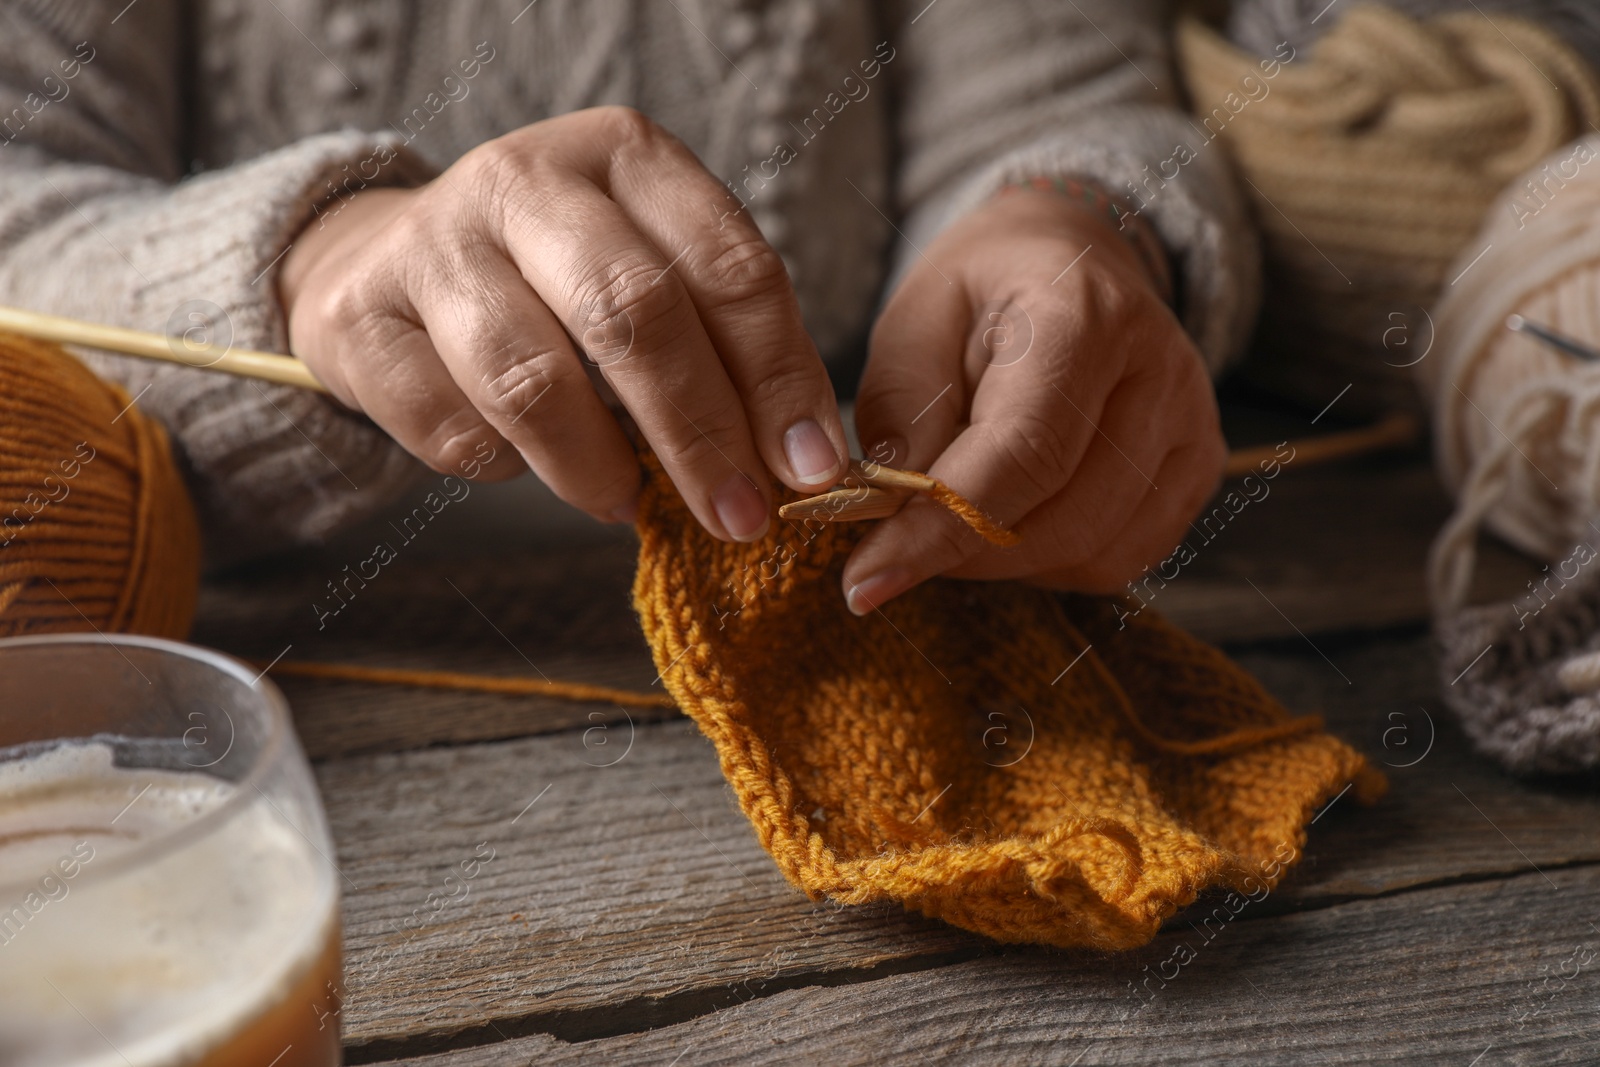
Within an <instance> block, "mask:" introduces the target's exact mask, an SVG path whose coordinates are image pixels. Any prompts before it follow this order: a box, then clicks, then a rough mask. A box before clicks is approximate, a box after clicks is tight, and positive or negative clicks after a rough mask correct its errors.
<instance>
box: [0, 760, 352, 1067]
mask: <svg viewBox="0 0 1600 1067" xmlns="http://www.w3.org/2000/svg"><path fill="white" fill-rule="evenodd" d="M181 766H182V764H177V767H179V768H181ZM288 803H289V802H288V801H286V800H284V799H283V798H282V797H280V798H279V799H278V800H276V801H275V800H274V799H273V798H272V797H271V796H269V792H268V791H263V790H261V789H260V788H257V787H256V785H255V784H254V783H246V784H244V785H242V786H240V785H236V784H235V783H232V782H229V781H225V780H223V779H221V778H217V777H214V776H213V775H211V774H208V773H205V772H203V771H199V770H183V769H176V768H175V769H151V768H146V767H140V766H119V765H118V761H117V760H116V758H115V748H114V745H113V744H112V743H109V742H105V741H90V742H70V743H64V744H60V745H57V746H55V747H52V748H47V749H45V750H43V751H39V752H35V753H32V754H29V755H25V756H22V757H21V758H16V759H11V760H4V761H0V880H3V881H4V886H0V1063H6V1064H16V1065H18V1067H23V1065H34V1064H39V1065H45V1064H48V1065H51V1067H59V1065H64V1064H95V1065H99V1064H107V1065H117V1067H122V1065H124V1064H133V1065H135V1067H165V1065H169V1064H170V1065H177V1064H185V1065H197V1064H212V1063H219V1064H220V1063H247V1062H255V1063H260V1064H263V1065H265V1064H268V1063H273V1064H275V1067H291V1065H308V1067H309V1065H322V1064H331V1063H336V1062H337V1061H338V1056H339V1041H338V1034H339V1027H338V1011H339V1001H338V993H337V988H336V987H337V982H338V974H339V935H338V915H337V908H338V885H337V881H336V879H337V874H336V873H335V871H334V870H333V868H332V865H331V862H330V860H329V859H328V858H326V857H324V856H322V855H319V854H318V850H317V849H316V848H315V847H314V846H313V845H312V843H311V839H310V838H308V837H307V836H306V835H305V834H304V833H303V832H302V830H301V829H300V828H298V827H296V826H295V825H293V824H292V823H291V821H290V813H288V812H286V811H285V810H284V807H285V805H286V804H288Z"/></svg>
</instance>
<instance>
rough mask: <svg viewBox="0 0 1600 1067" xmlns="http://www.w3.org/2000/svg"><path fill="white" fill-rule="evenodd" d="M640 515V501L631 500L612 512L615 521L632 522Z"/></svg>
mask: <svg viewBox="0 0 1600 1067" xmlns="http://www.w3.org/2000/svg"><path fill="white" fill-rule="evenodd" d="M638 517H639V501H637V500H630V501H628V502H627V503H626V504H624V505H622V506H621V507H620V508H618V509H617V510H615V511H613V512H612V513H611V519H612V521H613V522H626V523H629V524H632V522H633V520H634V519H636V518H638Z"/></svg>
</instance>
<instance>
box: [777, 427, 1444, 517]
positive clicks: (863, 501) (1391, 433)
mask: <svg viewBox="0 0 1600 1067" xmlns="http://www.w3.org/2000/svg"><path fill="white" fill-rule="evenodd" d="M1420 429H1421V426H1420V424H1419V423H1418V422H1417V419H1416V416H1414V415H1411V414H1410V413H1408V412H1404V411H1397V412H1394V413H1392V414H1390V415H1387V416H1385V417H1384V418H1382V419H1380V420H1379V421H1378V422H1376V423H1374V424H1372V425H1371V426H1362V427H1360V428H1358V429H1354V430H1343V431H1340V432H1338V433H1330V434H1324V435H1322V436H1320V437H1310V438H1302V439H1300V440H1297V441H1291V442H1289V443H1290V445H1291V446H1292V447H1293V448H1294V460H1293V461H1292V462H1293V463H1294V465H1295V466H1296V467H1308V466H1316V465H1318V464H1322V463H1331V462H1333V461H1334V460H1337V459H1348V458H1351V457H1354V456H1365V455H1370V454H1371V453H1374V452H1381V451H1383V450H1385V449H1389V448H1403V447H1405V446H1407V445H1410V444H1412V443H1414V442H1415V441H1416V439H1417V434H1418V432H1419V431H1420ZM1277 459H1278V451H1277V446H1274V445H1259V446H1253V447H1250V448H1238V449H1235V450H1234V451H1232V452H1230V453H1229V454H1228V462H1227V465H1226V466H1225V467H1224V468H1223V476H1224V477H1226V478H1242V477H1243V476H1245V475H1246V474H1250V473H1251V472H1253V471H1255V470H1256V469H1257V468H1258V467H1259V466H1260V465H1261V464H1262V463H1266V462H1270V461H1273V460H1277ZM850 473H851V475H852V476H853V477H854V478H855V479H856V480H857V485H856V486H855V487H854V488H844V489H833V490H830V491H828V492H826V493H822V494H820V495H818V496H810V497H806V498H805V499H804V500H796V501H794V502H793V503H791V504H785V505H783V506H782V507H780V508H779V509H778V517H779V518H783V519H808V518H810V519H817V520H819V521H822V522H854V521H856V520H859V519H883V518H888V517H889V516H890V515H893V514H895V512H897V511H899V510H900V508H901V507H903V506H904V505H905V502H906V501H907V500H909V499H910V498H911V496H912V495H913V494H915V493H919V492H926V491H927V490H929V489H932V488H933V486H934V485H935V484H936V483H935V482H934V480H933V479H932V478H930V477H928V476H927V475H926V474H919V473H918V472H916V471H902V470H896V469H894V468H893V467H885V466H883V465H882V464H881V463H862V462H861V461H859V460H855V461H852V462H851V464H850ZM849 480H850V479H848V478H847V479H846V481H847V483H848V481H849ZM862 483H864V484H862Z"/></svg>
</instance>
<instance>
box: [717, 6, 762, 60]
mask: <svg viewBox="0 0 1600 1067" xmlns="http://www.w3.org/2000/svg"><path fill="white" fill-rule="evenodd" d="M758 32H760V26H758V25H757V23H756V20H755V17H754V16H753V15H750V14H748V13H746V12H743V11H735V12H732V13H730V14H729V15H728V16H727V17H726V18H725V19H724V20H723V23H722V39H723V41H724V42H725V43H726V44H727V46H728V48H729V49H730V50H732V51H734V52H743V51H744V50H745V49H746V48H749V47H750V45H751V44H752V43H753V42H754V41H755V39H756V34H757V33H758Z"/></svg>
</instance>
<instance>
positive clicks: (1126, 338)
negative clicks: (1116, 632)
mask: <svg viewBox="0 0 1600 1067" xmlns="http://www.w3.org/2000/svg"><path fill="white" fill-rule="evenodd" d="M856 413H857V421H858V423H859V426H860V430H861V440H862V441H863V443H864V444H865V445H866V448H867V454H868V456H869V458H872V459H875V460H877V461H879V462H882V463H884V464H887V465H889V466H895V467H908V468H911V469H914V470H926V471H928V472H929V473H931V474H932V475H934V476H935V477H937V478H939V479H941V480H943V481H944V482H945V483H947V484H948V485H949V486H950V487H951V488H952V489H955V490H956V491H957V492H959V493H961V494H962V495H964V496H966V497H967V498H968V499H970V500H971V501H973V503H975V504H977V505H978V506H979V507H981V508H983V509H984V510H985V511H987V512H988V513H989V514H990V515H991V516H993V517H994V518H996V519H997V520H999V522H1000V523H1001V525H1003V526H1005V527H1007V528H1012V527H1014V528H1015V529H1016V530H1017V532H1018V533H1019V534H1021V537H1022V540H1021V543H1020V544H1018V545H1017V546H1015V547H1013V548H1005V549H1001V548H994V547H992V546H989V545H987V544H986V543H985V542H983V541H982V540H981V539H979V537H978V536H977V535H976V534H975V533H973V532H972V531H971V530H969V529H968V528H967V527H966V526H964V525H963V524H962V523H961V522H959V521H958V520H957V519H955V518H954V517H953V516H952V515H950V514H949V513H948V512H946V511H945V510H944V509H943V508H941V507H939V506H938V505H936V504H934V503H932V502H931V501H928V500H926V499H922V498H913V499H912V500H911V501H910V502H909V503H908V504H907V505H906V506H905V507H904V508H903V509H902V510H901V511H900V513H899V514H897V515H895V516H894V517H893V518H890V519H888V520H886V521H884V522H883V523H881V524H879V525H878V527H877V528H876V529H874V530H873V531H872V532H871V533H870V534H868V535H867V537H866V538H865V539H864V540H863V541H862V542H861V544H860V545H858V546H857V547H856V550H855V552H854V554H853V555H852V556H851V558H850V561H849V563H848V564H847V565H846V566H845V571H844V589H845V594H846V596H847V598H848V599H849V603H850V608H851V610H852V611H855V612H856V613H857V614H865V613H866V612H868V611H871V610H872V609H873V608H874V607H877V606H878V605H881V604H883V603H884V602H885V601H887V600H889V599H891V598H892V597H895V596H898V595H899V594H900V593H902V592H904V591H905V590H907V589H909V588H911V587H912V586H913V585H915V584H917V583H918V582H921V581H923V580H924V579H926V578H930V577H932V576H933V575H936V574H949V575H953V576H955V577H960V578H1026V579H1031V580H1033V581H1035V582H1037V583H1039V584H1041V585H1047V586H1052V587H1057V588H1068V589H1076V590H1082V591H1086V592H1097V593H1108V592H1113V591H1117V590H1120V589H1121V588H1122V587H1123V586H1124V585H1125V584H1126V583H1127V582H1128V581H1129V580H1131V579H1132V578H1134V577H1136V576H1137V575H1138V574H1139V573H1140V572H1141V571H1142V570H1143V569H1144V568H1145V567H1146V566H1148V565H1150V564H1152V563H1155V562H1157V561H1159V560H1160V559H1162V558H1163V557H1164V556H1166V555H1167V553H1168V552H1170V551H1171V550H1172V549H1173V548H1174V547H1175V546H1176V545H1177V544H1178V542H1179V541H1180V540H1181V539H1182V534H1183V530H1184V528H1185V526H1186V524H1187V523H1188V522H1189V520H1190V519H1192V518H1193V517H1194V515H1195V514H1196V513H1197V512H1198V511H1199V509H1200V507H1201V505H1203V504H1204V503H1205V502H1206V500H1208V499H1209V498H1210V496H1211V494H1212V493H1213V492H1215V490H1216V487H1217V483H1218V481H1219V479H1220V477H1221V473H1222V466H1223V463H1224V462H1225V460H1226V456H1227V451H1226V447H1225V445H1224V443H1223V440H1222V435H1221V432H1220V430H1219V428H1218V421H1217V406H1216V400H1215V397H1214V395H1213V393H1212V388H1211V381H1210V379H1209V377H1208V376H1207V373H1206V369H1205V366H1204V364H1203V363H1202V362H1201V359H1200V356H1199V353H1198V352H1196V351H1195V348H1194V346H1193V344H1191V343H1190V341H1189V338H1188V336H1187V335H1186V334H1185V333H1184V332H1183V329H1182V327H1181V326H1180V325H1179V324H1178V322H1177V320H1176V319H1175V318H1174V317H1173V315H1172V313H1171V312H1170V311H1169V310H1168V309H1167V307H1166V306H1165V304H1163V303H1162V301H1161V299H1160V298H1159V297H1158V296H1157V294H1156V292H1155V289H1154V286H1153V283H1152V281H1151V279H1150V277H1149V275H1148V273H1147V271H1146V269H1145V268H1144V266H1143V265H1142V264H1141V263H1140V261H1139V258H1138V256H1137V255H1136V254H1135V252H1134V251H1133V250H1132V248H1130V247H1129V246H1128V244H1127V242H1126V241H1125V240H1124V239H1123V238H1122V236H1121V235H1119V234H1118V233H1117V232H1116V229H1115V228H1114V226H1113V224H1112V223H1111V222H1110V221H1109V220H1104V219H1101V218H1100V217H1098V216H1097V215H1095V214H1093V213H1092V212H1091V211H1090V210H1089V209H1087V208H1086V207H1084V206H1082V205H1079V204H1077V203H1075V202H1073V201H1071V200H1069V199H1068V198H1066V197H1063V196H1058V195H1056V194H1053V193H1048V192H1042V191H1038V190H1033V189H1024V190H1017V191H1014V192H1012V193H1010V194H1009V195H1005V196H1001V197H997V198H995V199H994V200H992V201H990V202H989V203H988V204H986V205H985V206H984V207H982V208H980V209H978V210H977V211H975V212H973V213H972V214H970V215H969V216H967V217H966V218H964V219H962V220H961V221H960V222H958V223H957V224H955V225H954V226H952V227H950V228H949V229H948V230H946V231H945V232H944V233H943V234H941V235H940V236H939V238H938V239H937V240H935V241H934V242H932V243H931V244H930V245H929V247H928V248H927V249H926V255H925V256H923V257H921V258H919V260H918V261H917V263H916V264H915V265H914V266H913V267H912V269H911V270H910V271H909V272H908V273H907V275H906V277H905V280H904V281H903V283H902V284H901V285H900V287H899V289H898V290H897V291H896V292H895V294H894V296H893V297H892V298H891V299H890V301H889V303H888V305H887V306H886V307H885V308H884V311H883V314H882V316H881V317H880V318H879V320H878V323H877V326H876V328H875V329H874V331H873V335H872V348H871V356H870V359H869V361H868V363H867V369H866V374H865V376H864V377H863V379H862V383H861V391H860V396H859V398H858V400H857V407H856Z"/></svg>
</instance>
